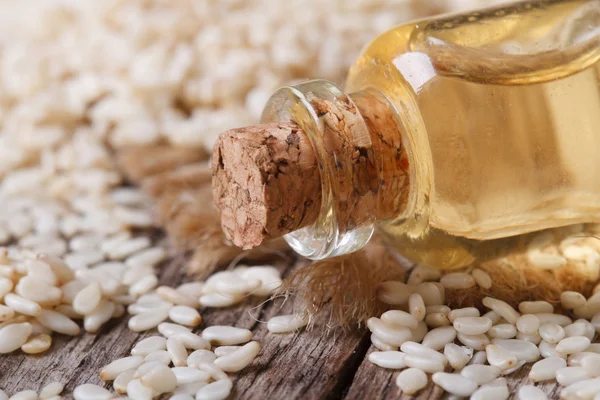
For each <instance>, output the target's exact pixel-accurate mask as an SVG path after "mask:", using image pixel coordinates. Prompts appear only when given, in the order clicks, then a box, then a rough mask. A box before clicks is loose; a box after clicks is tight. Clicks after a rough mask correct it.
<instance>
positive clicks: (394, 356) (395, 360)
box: [368, 351, 406, 369]
mask: <svg viewBox="0 0 600 400" xmlns="http://www.w3.org/2000/svg"><path fill="white" fill-rule="evenodd" d="M404 357H405V354H404V353H402V352H400V351H373V352H371V353H370V354H369V357H368V359H369V361H371V362H372V363H373V364H375V365H377V366H379V367H382V368H390V369H403V368H406V363H405V362H404Z"/></svg>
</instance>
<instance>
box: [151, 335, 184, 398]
mask: <svg viewBox="0 0 600 400" xmlns="http://www.w3.org/2000/svg"><path fill="white" fill-rule="evenodd" d="M168 347H169V341H168V340H167V348H168ZM186 357H187V354H186ZM173 362H174V363H175V361H173ZM175 365H177V364H176V363H175ZM140 381H141V382H142V385H144V386H146V387H149V388H150V389H152V391H153V392H154V393H159V394H160V393H168V392H172V391H173V390H175V388H176V387H177V378H176V377H175V374H174V373H173V371H172V370H171V368H169V367H168V366H166V365H164V364H161V365H160V366H156V367H154V368H152V369H151V370H150V371H148V372H147V373H145V374H144V375H142V377H141V378H140Z"/></svg>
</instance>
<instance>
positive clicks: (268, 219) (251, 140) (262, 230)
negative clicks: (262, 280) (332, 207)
mask: <svg viewBox="0 0 600 400" xmlns="http://www.w3.org/2000/svg"><path fill="white" fill-rule="evenodd" d="M212 171H213V183H212V185H213V200H214V202H215V205H216V207H217V209H218V210H219V212H220V216H221V225H222V228H223V231H224V232H225V234H226V235H227V237H228V238H229V239H230V240H231V241H232V242H233V243H234V244H235V245H236V246H239V247H242V248H244V249H250V248H253V247H256V246H258V245H260V244H261V243H262V242H263V241H265V240H267V239H270V238H276V237H280V236H283V235H285V234H287V233H290V232H293V231H295V230H297V229H300V228H303V227H305V226H308V225H310V224H312V223H313V222H315V220H316V219H317V217H318V215H319V211H320V208H321V177H320V173H319V166H318V162H317V157H316V155H315V153H314V150H313V148H312V146H311V144H310V141H309V139H308V137H307V136H306V134H305V132H304V131H302V129H301V128H300V127H299V126H298V125H296V124H295V123H293V122H286V123H270V124H263V125H255V126H249V127H245V128H238V129H232V130H229V131H226V132H223V133H221V135H220V136H219V138H218V140H217V142H216V143H215V146H214V154H213V159H212Z"/></svg>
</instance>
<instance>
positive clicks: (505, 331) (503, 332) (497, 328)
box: [487, 324, 517, 339]
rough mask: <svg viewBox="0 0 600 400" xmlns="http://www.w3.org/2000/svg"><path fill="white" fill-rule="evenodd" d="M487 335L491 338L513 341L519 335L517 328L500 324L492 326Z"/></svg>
mask: <svg viewBox="0 0 600 400" xmlns="http://www.w3.org/2000/svg"><path fill="white" fill-rule="evenodd" d="M487 334H488V335H489V336H490V337H491V338H498V339H512V338H514V337H515V336H516V335H517V328H516V327H515V326H514V325H511V324H498V325H494V326H492V327H491V328H490V329H489V330H488V332H487Z"/></svg>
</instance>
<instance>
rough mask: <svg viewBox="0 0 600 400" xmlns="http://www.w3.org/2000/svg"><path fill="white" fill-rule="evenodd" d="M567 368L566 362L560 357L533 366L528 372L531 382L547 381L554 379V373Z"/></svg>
mask: <svg viewBox="0 0 600 400" xmlns="http://www.w3.org/2000/svg"><path fill="white" fill-rule="evenodd" d="M566 367H567V361H566V360H565V359H563V358H560V357H549V358H546V359H543V360H540V361H538V362H536V363H535V364H533V366H532V367H531V370H530V371H529V379H530V380H531V381H532V382H541V381H547V380H550V379H555V378H556V371H558V370H559V369H561V368H566Z"/></svg>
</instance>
